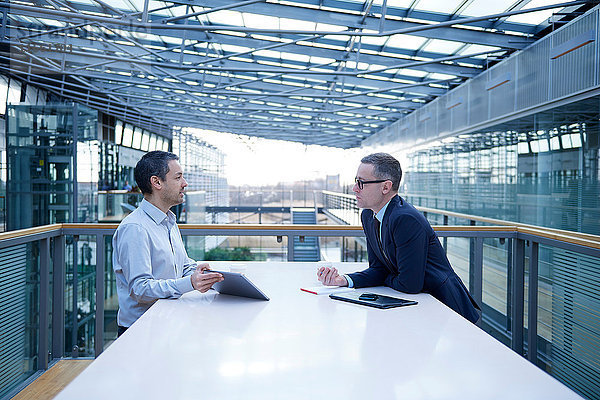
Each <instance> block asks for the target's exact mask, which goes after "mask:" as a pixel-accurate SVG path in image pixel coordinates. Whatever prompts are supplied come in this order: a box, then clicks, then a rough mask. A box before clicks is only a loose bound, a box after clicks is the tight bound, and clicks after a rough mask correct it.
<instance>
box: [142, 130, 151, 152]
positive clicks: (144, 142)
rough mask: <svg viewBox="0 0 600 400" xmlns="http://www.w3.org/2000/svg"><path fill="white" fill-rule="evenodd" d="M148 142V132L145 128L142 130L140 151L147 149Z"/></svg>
mask: <svg viewBox="0 0 600 400" xmlns="http://www.w3.org/2000/svg"><path fill="white" fill-rule="evenodd" d="M149 144H150V132H148V131H146V130H145V131H143V132H142V151H148V146H149Z"/></svg>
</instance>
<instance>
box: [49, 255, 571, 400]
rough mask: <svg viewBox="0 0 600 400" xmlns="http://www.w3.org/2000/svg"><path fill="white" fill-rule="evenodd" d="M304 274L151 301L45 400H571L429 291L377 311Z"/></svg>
mask: <svg viewBox="0 0 600 400" xmlns="http://www.w3.org/2000/svg"><path fill="white" fill-rule="evenodd" d="M211 265H213V268H215V269H218V268H217V267H218V266H219V265H223V263H217V262H214V263H211ZM365 265H366V264H364V263H362V264H358V263H344V264H339V265H338V266H339V268H340V269H341V270H342V271H344V272H352V271H355V270H358V269H362V268H364V267H365ZM315 271H316V267H315V263H274V262H272V263H248V264H247V271H246V274H247V275H248V276H249V277H250V279H251V280H252V281H253V282H254V283H255V284H256V285H257V286H258V287H260V288H261V289H262V290H263V291H264V292H266V293H267V295H268V296H269V297H271V300H270V301H269V302H265V301H258V300H251V299H245V298H237V297H233V296H226V295H219V294H217V293H215V292H214V291H210V292H209V293H205V294H201V293H198V292H194V293H189V294H186V295H185V296H183V297H182V298H181V299H179V300H160V301H158V302H157V303H156V304H155V305H154V306H152V308H150V310H149V311H148V312H146V314H144V315H143V316H142V318H140V319H139V320H138V321H137V322H136V323H135V324H134V325H133V326H132V327H131V328H130V329H129V330H128V331H127V332H126V333H125V334H124V335H123V336H121V338H119V339H118V340H117V341H116V342H115V343H113V344H112V345H111V346H110V347H109V348H108V349H107V350H106V351H105V352H104V353H103V354H102V355H100V357H98V358H97V359H96V360H95V361H94V362H93V363H92V364H91V365H90V366H89V367H88V368H87V369H86V370H85V371H84V372H83V373H82V374H81V375H79V376H78V377H77V378H76V379H75V380H74V381H73V382H72V383H71V384H70V385H69V386H68V387H67V388H65V390H64V391H63V392H62V393H61V394H60V395H59V396H58V397H57V399H103V400H106V399H114V400H116V399H169V400H170V399H261V400H262V399H362V400H365V399H410V400H416V399H444V400H448V399H461V400H467V399H477V400H480V399H486V400H488V399H511V400H513V399H528V400H529V399H543V400H549V399H560V400H567V399H581V397H579V396H578V395H577V394H575V393H574V392H573V391H571V390H570V389H568V388H567V387H566V386H564V385H563V384H561V383H560V382H558V381H557V380H555V379H554V378H552V377H551V376H549V375H548V374H546V373H545V372H543V371H541V370H540V369H538V368H537V367H535V366H534V365H532V364H530V363H529V362H528V361H527V360H525V359H524V358H522V357H520V356H518V355H517V354H516V353H514V352H513V351H511V350H510V349H509V348H507V347H505V346H504V345H502V344H501V343H500V342H498V341H496V340H495V339H494V338H492V337H491V336H489V335H488V334H486V333H485V332H483V331H481V330H480V329H479V328H477V327H476V326H474V325H472V324H471V323H469V322H468V321H466V320H465V319H463V318H462V317H460V316H459V315H458V314H455V313H454V312H453V311H451V310H450V309H449V308H447V307H446V306H444V305H443V304H441V303H440V302H438V301H437V300H436V299H435V298H433V297H432V296H430V295H427V294H418V295H408V294H401V293H398V292H395V291H393V290H392V289H390V288H383V287H378V288H371V289H369V291H371V292H376V293H379V294H388V295H395V296H398V297H403V298H407V299H415V300H418V302H419V304H418V306H410V307H402V308H395V309H389V310H379V309H375V308H370V307H364V306H360V305H356V304H351V303H344V302H340V301H334V300H331V299H329V298H328V296H326V295H321V296H316V295H312V294H309V293H305V292H302V291H300V287H306V286H315V285H316V284H317V280H316V277H315ZM363 291H364V290H363Z"/></svg>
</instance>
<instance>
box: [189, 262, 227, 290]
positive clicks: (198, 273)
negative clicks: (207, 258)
mask: <svg viewBox="0 0 600 400" xmlns="http://www.w3.org/2000/svg"><path fill="white" fill-rule="evenodd" d="M204 271H210V266H209V265H208V263H202V264H198V266H197V267H196V270H195V271H194V273H193V274H192V278H191V279H192V286H193V288H194V289H196V290H198V291H200V292H201V293H204V292H206V291H207V290H208V289H210V288H211V287H212V285H214V284H215V283H217V282H221V281H222V280H223V279H224V278H223V275H221V274H219V273H217V272H207V273H204Z"/></svg>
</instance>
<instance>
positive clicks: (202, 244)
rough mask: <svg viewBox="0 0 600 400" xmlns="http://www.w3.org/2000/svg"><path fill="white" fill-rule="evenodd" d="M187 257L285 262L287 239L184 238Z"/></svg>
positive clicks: (260, 237)
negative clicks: (279, 240)
mask: <svg viewBox="0 0 600 400" xmlns="http://www.w3.org/2000/svg"><path fill="white" fill-rule="evenodd" d="M184 243H185V247H186V250H187V252H188V256H190V257H191V258H193V259H195V260H205V261H221V260H224V261H286V260H287V237H285V236H283V237H281V242H278V241H277V236H203V237H199V236H195V237H194V236H187V235H186V236H184Z"/></svg>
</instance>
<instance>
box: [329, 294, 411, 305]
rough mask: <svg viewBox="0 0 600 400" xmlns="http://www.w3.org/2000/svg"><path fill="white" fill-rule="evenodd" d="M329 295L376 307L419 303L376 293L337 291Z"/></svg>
mask: <svg viewBox="0 0 600 400" xmlns="http://www.w3.org/2000/svg"><path fill="white" fill-rule="evenodd" d="M329 297H330V298H332V299H335V300H341V301H347V302H349V303H356V304H362V305H364V306H369V307H376V308H394V307H404V306H412V305H415V304H418V302H416V301H414V300H405V299H400V298H398V297H390V296H384V295H382V294H376V293H354V292H350V293H337V294H330V295H329Z"/></svg>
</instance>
